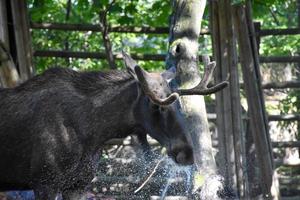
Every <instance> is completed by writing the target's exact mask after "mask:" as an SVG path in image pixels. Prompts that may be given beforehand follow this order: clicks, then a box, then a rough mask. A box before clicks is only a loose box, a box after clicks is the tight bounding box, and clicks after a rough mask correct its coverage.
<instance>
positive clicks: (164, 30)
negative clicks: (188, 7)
mask: <svg viewBox="0 0 300 200" xmlns="http://www.w3.org/2000/svg"><path fill="white" fill-rule="evenodd" d="M30 28H32V29H48V30H60V31H92V32H102V29H101V27H100V26H99V25H96V24H65V23H36V22H31V23H30ZM108 30H109V32H115V33H147V34H169V31H170V30H169V28H168V27H146V26H141V27H137V26H112V27H109V29H108ZM200 34H202V35H207V34H210V33H209V31H208V30H207V29H203V30H201V33H200Z"/></svg>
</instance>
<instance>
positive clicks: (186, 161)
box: [175, 151, 194, 165]
mask: <svg viewBox="0 0 300 200" xmlns="http://www.w3.org/2000/svg"><path fill="white" fill-rule="evenodd" d="M175 161H176V162H177V163H178V164H182V165H192V164H193V163H194V160H193V154H189V153H188V152H185V151H180V152H178V153H177V155H176V156H175Z"/></svg>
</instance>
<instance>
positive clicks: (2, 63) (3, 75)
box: [0, 0, 19, 87]
mask: <svg viewBox="0 0 300 200" xmlns="http://www.w3.org/2000/svg"><path fill="white" fill-rule="evenodd" d="M6 11H7V4H6V1H5V0H1V1H0V83H1V86H2V87H14V86H16V85H17V84H18V82H19V74H18V72H17V69H16V67H15V65H14V62H13V60H12V58H11V56H10V47H9V39H10V38H9V34H8V27H7V24H8V23H7V12H6Z"/></svg>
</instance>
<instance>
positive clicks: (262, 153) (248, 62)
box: [234, 5, 279, 199]
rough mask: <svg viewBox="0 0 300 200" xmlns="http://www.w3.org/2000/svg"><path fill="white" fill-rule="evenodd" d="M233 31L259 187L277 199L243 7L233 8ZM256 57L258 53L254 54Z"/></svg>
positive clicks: (269, 196)
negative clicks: (240, 66)
mask: <svg viewBox="0 0 300 200" xmlns="http://www.w3.org/2000/svg"><path fill="white" fill-rule="evenodd" d="M234 19H235V27H236V30H237V33H238V42H239V52H240V61H241V65H242V72H243V79H244V84H245V92H246V97H247V102H248V113H249V117H250V125H251V132H252V135H253V138H254V143H255V148H256V152H257V154H256V155H257V158H258V161H259V165H260V170H261V176H262V177H261V183H262V185H261V186H262V189H263V194H264V198H267V199H272V198H275V199H278V198H279V197H278V196H277V197H276V196H273V197H272V195H271V187H272V182H273V180H272V179H273V162H272V161H273V157H272V154H271V153H270V148H269V147H270V141H269V140H268V138H267V137H268V131H267V130H268V129H267V126H268V124H267V123H266V116H264V115H265V112H264V111H263V110H264V103H263V102H262V101H263V99H262V98H261V95H262V89H261V87H260V84H259V81H260V80H259V77H258V75H257V72H256V69H255V63H256V61H255V58H254V57H255V55H254V54H253V51H255V50H253V48H254V47H253V45H255V44H256V42H254V43H255V44H254V43H253V42H251V41H252V40H251V39H250V38H249V34H250V32H249V27H248V24H247V19H246V14H245V10H244V7H243V6H241V5H237V6H235V7H234ZM256 53H257V52H256Z"/></svg>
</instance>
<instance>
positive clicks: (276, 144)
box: [272, 141, 300, 148]
mask: <svg viewBox="0 0 300 200" xmlns="http://www.w3.org/2000/svg"><path fill="white" fill-rule="evenodd" d="M272 146H273V148H287V147H300V141H290V142H272Z"/></svg>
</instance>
